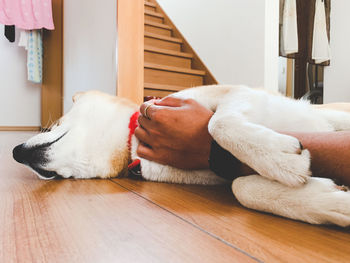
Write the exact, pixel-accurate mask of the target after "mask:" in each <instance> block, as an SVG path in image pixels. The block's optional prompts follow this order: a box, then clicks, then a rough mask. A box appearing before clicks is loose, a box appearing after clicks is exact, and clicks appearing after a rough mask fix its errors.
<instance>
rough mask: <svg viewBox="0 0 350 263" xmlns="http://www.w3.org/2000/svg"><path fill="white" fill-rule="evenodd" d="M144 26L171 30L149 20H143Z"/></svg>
mask: <svg viewBox="0 0 350 263" xmlns="http://www.w3.org/2000/svg"><path fill="white" fill-rule="evenodd" d="M145 25H150V26H155V27H160V28H164V29H169V30H171V27H170V26H168V25H165V24H162V23H157V22H154V21H151V20H147V19H145Z"/></svg>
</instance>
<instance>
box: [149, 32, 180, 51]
mask: <svg viewBox="0 0 350 263" xmlns="http://www.w3.org/2000/svg"><path fill="white" fill-rule="evenodd" d="M145 45H149V46H153V47H158V48H163V49H170V50H175V51H181V44H180V43H173V42H169V41H166V40H161V39H156V38H150V37H147V36H146V37H145Z"/></svg>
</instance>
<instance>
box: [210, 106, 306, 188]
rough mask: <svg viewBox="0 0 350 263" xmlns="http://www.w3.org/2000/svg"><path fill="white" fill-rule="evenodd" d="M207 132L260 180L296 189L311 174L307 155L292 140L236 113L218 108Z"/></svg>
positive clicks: (293, 139)
mask: <svg viewBox="0 0 350 263" xmlns="http://www.w3.org/2000/svg"><path fill="white" fill-rule="evenodd" d="M208 129H209V133H210V134H211V135H212V136H213V138H214V140H216V141H217V142H218V143H219V144H220V145H221V146H222V147H223V148H225V149H226V150H228V151H229V152H231V153H232V154H233V155H234V156H235V157H237V158H238V159H239V160H240V161H242V162H243V163H245V164H247V165H248V166H249V167H251V168H253V169H254V170H255V171H256V172H257V173H259V174H260V175H262V176H264V177H267V178H269V179H272V180H277V181H279V182H281V183H283V184H285V185H288V186H298V185H301V184H303V183H305V182H306V181H307V179H308V177H309V175H310V174H311V172H310V154H309V152H308V151H307V150H303V149H301V144H300V143H299V141H298V140H297V139H296V138H294V137H291V136H288V135H283V134H279V133H277V132H275V131H273V130H271V129H268V128H266V127H264V126H261V125H258V124H254V123H251V122H249V121H247V119H246V118H245V117H244V115H243V114H240V113H239V112H237V111H232V110H228V109H225V110H222V109H218V110H217V111H216V112H215V114H214V116H213V117H212V118H211V120H210V122H209V126H208Z"/></svg>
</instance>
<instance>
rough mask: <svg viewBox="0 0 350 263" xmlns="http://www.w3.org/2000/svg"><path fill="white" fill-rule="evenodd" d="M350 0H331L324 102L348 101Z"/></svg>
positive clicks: (349, 85)
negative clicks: (329, 51)
mask: <svg viewBox="0 0 350 263" xmlns="http://www.w3.org/2000/svg"><path fill="white" fill-rule="evenodd" d="M349 10H350V1H349V0H336V1H332V8H331V41H330V43H331V65H330V66H329V67H325V73H324V102H325V103H328V102H337V101H338V102H340V101H344V102H350V70H349V61H350V45H349V44H350V34H349V33H350V30H349V24H350V16H349Z"/></svg>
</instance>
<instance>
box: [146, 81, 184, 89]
mask: <svg viewBox="0 0 350 263" xmlns="http://www.w3.org/2000/svg"><path fill="white" fill-rule="evenodd" d="M143 86H144V88H145V89H157V90H171V91H180V90H183V89H188V87H183V86H175V85H163V84H155V83H144V85H143Z"/></svg>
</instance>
